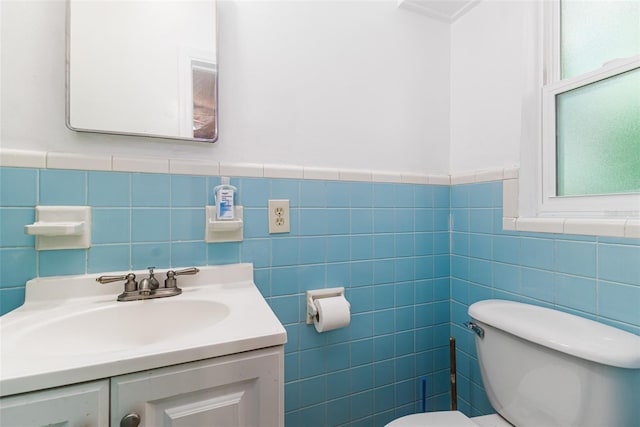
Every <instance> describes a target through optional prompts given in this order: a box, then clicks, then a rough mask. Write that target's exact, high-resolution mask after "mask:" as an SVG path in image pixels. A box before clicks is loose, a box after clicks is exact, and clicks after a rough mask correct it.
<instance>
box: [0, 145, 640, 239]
mask: <svg viewBox="0 0 640 427" xmlns="http://www.w3.org/2000/svg"><path fill="white" fill-rule="evenodd" d="M0 167H17V168H38V169H47V168H48V169H74V170H95V171H118V172H142V173H170V174H182V175H204V176H221V175H222V176H234V177H255V178H263V177H264V178H284V179H318V180H334V181H357V182H358V181H359V182H387V183H406V184H429V185H460V184H473V183H480V182H489V181H503V212H504V217H503V218H502V229H503V230H508V231H528V232H538V233H559V234H578V235H589V236H612V237H626V238H636V239H637V238H640V219H638V218H633V219H600V218H525V217H519V216H518V177H519V169H518V168H517V167H511V168H503V169H500V168H496V169H489V170H479V171H470V172H462V173H457V174H455V175H421V174H403V173H396V172H387V171H379V172H375V171H366V170H357V169H332V168H315V167H302V166H289V165H268V164H264V165H263V164H251V163H218V162H200V161H194V160H180V159H162V158H155V159H154V158H146V157H120V156H109V155H102V156H101V155H92V154H77V153H59V152H44V151H31V150H14V149H3V148H0Z"/></svg>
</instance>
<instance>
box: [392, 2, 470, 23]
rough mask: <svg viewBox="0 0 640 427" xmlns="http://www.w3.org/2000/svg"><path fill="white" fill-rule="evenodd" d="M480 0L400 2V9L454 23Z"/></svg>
mask: <svg viewBox="0 0 640 427" xmlns="http://www.w3.org/2000/svg"><path fill="white" fill-rule="evenodd" d="M479 1H480V0H398V7H401V8H403V9H407V10H411V11H413V12H417V13H420V14H422V15H427V16H430V17H431V18H434V19H437V20H439V21H444V22H453V21H455V20H456V19H458V18H459V17H461V16H462V15H464V14H465V13H466V12H467V11H468V10H469V9H471V8H472V7H473V6H475V5H476V4H477V3H478V2H479Z"/></svg>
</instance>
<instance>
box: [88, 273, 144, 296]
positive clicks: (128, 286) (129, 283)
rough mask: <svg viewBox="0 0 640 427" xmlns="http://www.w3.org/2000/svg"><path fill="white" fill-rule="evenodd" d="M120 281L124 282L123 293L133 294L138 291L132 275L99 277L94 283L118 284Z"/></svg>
mask: <svg viewBox="0 0 640 427" xmlns="http://www.w3.org/2000/svg"><path fill="white" fill-rule="evenodd" d="M121 280H126V282H125V283H124V291H125V292H133V291H135V290H136V289H138V283H137V282H136V275H135V274H133V273H127V274H124V275H122V276H100V277H97V278H96V282H99V283H102V284H105V283H111V282H119V281H121Z"/></svg>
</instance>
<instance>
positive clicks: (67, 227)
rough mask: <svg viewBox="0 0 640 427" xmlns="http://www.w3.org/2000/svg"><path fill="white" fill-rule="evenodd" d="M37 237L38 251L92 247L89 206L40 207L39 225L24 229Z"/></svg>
mask: <svg viewBox="0 0 640 427" xmlns="http://www.w3.org/2000/svg"><path fill="white" fill-rule="evenodd" d="M24 232H25V234H30V235H34V236H36V250H39V251H46V250H54V249H86V248H89V247H91V208H90V207H89V206H36V222H35V223H33V224H28V225H25V226H24Z"/></svg>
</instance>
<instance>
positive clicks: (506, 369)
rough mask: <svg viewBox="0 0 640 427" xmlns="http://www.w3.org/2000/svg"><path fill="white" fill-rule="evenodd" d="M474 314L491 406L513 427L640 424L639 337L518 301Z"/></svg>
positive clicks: (478, 306) (480, 305)
mask: <svg viewBox="0 0 640 427" xmlns="http://www.w3.org/2000/svg"><path fill="white" fill-rule="evenodd" d="M469 316H470V317H471V318H472V319H473V323H475V324H476V325H477V326H479V327H480V328H481V329H482V330H483V331H484V337H482V338H481V337H480V334H481V332H480V330H479V329H475V330H476V336H475V341H476V349H477V352H478V361H479V363H480V371H481V375H482V380H483V382H484V387H485V390H486V392H487V395H488V397H489V401H490V402H491V405H493V407H494V409H495V410H496V411H497V412H498V413H499V414H500V415H502V416H503V417H504V418H506V419H507V420H508V421H509V422H511V423H512V424H514V425H515V426H517V427H528V426H535V427H539V426H545V427H551V426H580V427H586V426H601V427H604V426H606V427H615V426H620V427H627V426H629V427H630V426H640V336H637V335H634V334H631V333H629V332H625V331H622V330H620V329H617V328H614V327H611V326H607V325H604V324H601V323H598V322H594V321H592V320H588V319H585V318H582V317H578V316H574V315H571V314H568V313H563V312H560V311H556V310H552V309H548V308H543V307H538V306H534V305H529V304H522V303H518V302H513V301H503V300H486V301H480V302H477V303H475V304H472V305H471V306H470V307H469ZM471 326H473V325H471Z"/></svg>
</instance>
